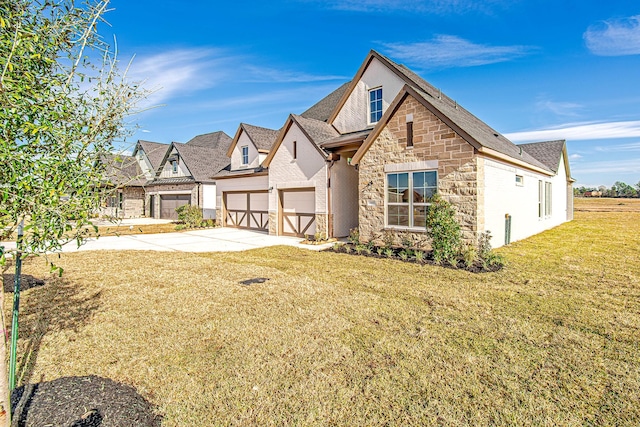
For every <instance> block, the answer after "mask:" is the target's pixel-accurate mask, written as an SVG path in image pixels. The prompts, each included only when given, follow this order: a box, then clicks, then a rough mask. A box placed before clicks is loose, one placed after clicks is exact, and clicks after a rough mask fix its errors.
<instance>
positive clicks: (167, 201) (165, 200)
mask: <svg viewBox="0 0 640 427" xmlns="http://www.w3.org/2000/svg"><path fill="white" fill-rule="evenodd" d="M189 204H191V194H161V195H160V218H162V219H178V213H177V212H176V208H178V207H180V206H182V205H189Z"/></svg>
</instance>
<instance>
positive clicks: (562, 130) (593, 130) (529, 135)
mask: <svg viewBox="0 0 640 427" xmlns="http://www.w3.org/2000/svg"><path fill="white" fill-rule="evenodd" d="M505 136H506V137H507V138H509V139H510V140H511V141H514V142H528V141H545V140H554V139H572V140H582V141H585V140H594V139H615V138H633V137H639V136H640V121H638V120H636V121H628V122H608V123H593V122H589V123H569V124H565V125H561V126H557V127H553V128H549V129H541V130H533V131H524V132H512V133H507V134H505Z"/></svg>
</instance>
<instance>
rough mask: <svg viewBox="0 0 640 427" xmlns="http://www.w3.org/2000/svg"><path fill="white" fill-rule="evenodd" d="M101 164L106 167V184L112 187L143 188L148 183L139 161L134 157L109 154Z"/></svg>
mask: <svg viewBox="0 0 640 427" xmlns="http://www.w3.org/2000/svg"><path fill="white" fill-rule="evenodd" d="M101 162H102V163H103V164H104V165H105V167H106V169H105V175H106V182H108V183H109V184H110V185H114V186H116V187H120V186H127V187H141V186H143V185H144V184H145V183H146V182H147V180H146V178H145V176H144V173H142V169H140V164H139V163H138V160H137V159H136V158H135V157H133V156H124V155H122V154H108V155H105V156H104V157H103V158H102V159H101Z"/></svg>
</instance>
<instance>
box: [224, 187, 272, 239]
mask: <svg viewBox="0 0 640 427" xmlns="http://www.w3.org/2000/svg"><path fill="white" fill-rule="evenodd" d="M224 206H225V211H226V215H225V219H224V220H225V226H226V227H237V228H250V229H252V230H264V231H268V230H269V193H268V192H267V191H247V192H245V191H243V192H226V193H224Z"/></svg>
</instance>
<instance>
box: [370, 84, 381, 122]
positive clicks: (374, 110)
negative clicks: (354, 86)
mask: <svg viewBox="0 0 640 427" xmlns="http://www.w3.org/2000/svg"><path fill="white" fill-rule="evenodd" d="M381 117H382V88H381V87H379V88H377V89H371V90H370V91H369V123H378V121H380V118H381Z"/></svg>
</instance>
